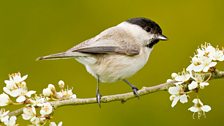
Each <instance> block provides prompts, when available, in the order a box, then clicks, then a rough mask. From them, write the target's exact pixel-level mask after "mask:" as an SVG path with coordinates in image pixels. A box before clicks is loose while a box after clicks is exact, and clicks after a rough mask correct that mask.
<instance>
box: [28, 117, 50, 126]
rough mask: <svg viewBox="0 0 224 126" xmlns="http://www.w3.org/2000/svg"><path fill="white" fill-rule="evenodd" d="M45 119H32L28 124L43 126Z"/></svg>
mask: <svg viewBox="0 0 224 126" xmlns="http://www.w3.org/2000/svg"><path fill="white" fill-rule="evenodd" d="M45 120H46V119H45V118H42V117H33V118H32V119H31V120H30V122H31V123H32V124H33V125H35V126H43V123H44V121H45Z"/></svg>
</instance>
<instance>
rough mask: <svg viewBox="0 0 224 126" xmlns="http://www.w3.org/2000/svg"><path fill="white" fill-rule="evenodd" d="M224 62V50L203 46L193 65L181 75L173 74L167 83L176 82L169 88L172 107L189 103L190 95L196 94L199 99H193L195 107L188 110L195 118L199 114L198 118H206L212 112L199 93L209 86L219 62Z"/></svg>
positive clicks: (193, 58) (208, 45)
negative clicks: (206, 114) (207, 113)
mask: <svg viewBox="0 0 224 126" xmlns="http://www.w3.org/2000/svg"><path fill="white" fill-rule="evenodd" d="M222 61H224V49H219V48H218V47H216V48H215V47H213V46H212V45H211V44H208V43H206V44H204V45H201V47H200V48H198V49H197V51H196V53H195V55H194V57H192V61H191V64H190V65H189V66H188V67H187V68H186V69H184V70H183V71H182V72H180V73H172V75H171V78H172V79H168V80H167V82H171V81H174V86H171V87H169V89H168V92H169V93H170V94H171V96H170V100H171V101H172V104H171V106H172V107H174V106H175V105H176V104H177V103H178V101H179V102H180V103H187V102H188V100H189V98H190V96H189V94H190V93H196V94H197V95H196V96H197V98H194V99H193V101H192V102H193V103H194V105H193V106H192V107H190V108H189V109H188V110H189V111H191V112H193V113H194V114H193V117H194V115H195V113H197V115H198V118H200V117H201V116H205V113H206V112H209V111H210V110H211V107H210V106H209V105H204V104H203V103H202V101H201V100H200V99H199V96H198V92H199V90H201V89H204V88H205V87H206V86H208V85H209V83H208V80H209V79H210V78H211V76H212V74H213V72H215V66H216V65H217V63H218V62H222Z"/></svg>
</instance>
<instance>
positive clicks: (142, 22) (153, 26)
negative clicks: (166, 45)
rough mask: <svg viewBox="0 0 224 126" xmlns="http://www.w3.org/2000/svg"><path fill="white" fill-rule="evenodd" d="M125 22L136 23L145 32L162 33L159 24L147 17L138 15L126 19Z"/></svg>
mask: <svg viewBox="0 0 224 126" xmlns="http://www.w3.org/2000/svg"><path fill="white" fill-rule="evenodd" d="M127 22H129V23H131V24H136V25H138V26H140V27H142V28H143V29H144V30H146V31H147V32H151V33H154V34H161V35H162V29H161V28H160V27H159V25H158V24H157V23H156V22H154V21H152V20H150V19H147V18H143V17H139V18H130V19H128V20H127Z"/></svg>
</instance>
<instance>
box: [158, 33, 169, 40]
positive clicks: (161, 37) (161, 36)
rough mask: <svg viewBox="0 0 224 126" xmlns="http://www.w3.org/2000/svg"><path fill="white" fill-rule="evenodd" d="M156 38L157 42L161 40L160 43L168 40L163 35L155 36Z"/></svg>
mask: <svg viewBox="0 0 224 126" xmlns="http://www.w3.org/2000/svg"><path fill="white" fill-rule="evenodd" d="M156 38H157V39H158V40H162V41H166V40H167V39H168V38H167V37H166V36H165V35H160V34H159V35H157V36H156Z"/></svg>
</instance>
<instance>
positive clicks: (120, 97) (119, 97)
mask: <svg viewBox="0 0 224 126" xmlns="http://www.w3.org/2000/svg"><path fill="white" fill-rule="evenodd" d="M208 76H209V74H208ZM219 78H224V71H218V70H216V71H215V72H213V74H212V76H211V78H210V80H211V79H219ZM174 82H175V81H171V82H167V83H163V84H159V85H156V86H152V87H143V88H142V89H140V90H138V94H139V96H143V95H147V94H151V93H154V92H157V91H165V90H167V89H168V88H169V87H170V86H172V85H173V83H174ZM134 98H136V96H135V95H134V94H133V92H129V93H123V94H115V95H108V96H103V97H102V99H101V102H102V103H109V102H114V101H121V102H122V103H123V102H126V101H128V100H130V99H134ZM50 103H51V104H52V106H53V107H54V108H55V109H56V108H58V107H62V106H69V105H85V104H94V103H97V101H96V98H76V99H69V100H60V101H52V102H50ZM22 111H23V108H20V109H17V110H15V111H12V112H10V113H9V116H12V115H16V116H19V115H20V114H21V113H22Z"/></svg>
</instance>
